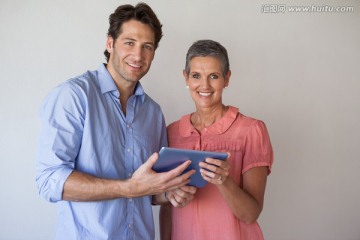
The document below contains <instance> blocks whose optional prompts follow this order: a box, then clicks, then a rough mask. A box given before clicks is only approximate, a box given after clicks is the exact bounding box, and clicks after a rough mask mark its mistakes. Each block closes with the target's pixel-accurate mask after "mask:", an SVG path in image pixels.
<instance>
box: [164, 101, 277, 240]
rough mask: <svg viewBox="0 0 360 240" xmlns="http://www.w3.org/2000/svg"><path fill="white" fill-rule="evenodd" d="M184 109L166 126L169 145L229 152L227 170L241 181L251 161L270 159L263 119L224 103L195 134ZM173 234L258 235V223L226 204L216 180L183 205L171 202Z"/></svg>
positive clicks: (241, 238)
mask: <svg viewBox="0 0 360 240" xmlns="http://www.w3.org/2000/svg"><path fill="white" fill-rule="evenodd" d="M190 116H191V115H190V114H189V115H186V116H184V117H182V118H181V119H180V120H179V121H176V122H174V123H172V124H170V125H169V126H168V138H169V146H170V147H176V148H185V149H193V150H204V151H220V152H230V159H229V164H230V167H231V169H230V175H231V177H232V178H233V179H234V181H235V182H236V183H237V184H238V185H239V186H240V187H241V186H242V174H244V173H245V172H246V171H247V170H249V169H251V168H253V167H260V166H267V167H268V168H269V173H270V170H271V165H272V163H273V151H272V147H271V143H270V138H269V135H268V132H267V129H266V126H265V124H264V123H263V122H262V121H259V120H256V119H253V118H249V117H246V116H244V115H242V114H241V113H239V110H238V109H237V108H235V107H232V106H229V109H228V111H227V112H226V114H225V115H224V116H223V117H222V118H221V119H220V120H219V121H217V122H215V123H214V124H213V125H211V126H210V127H208V128H205V129H203V131H202V132H201V134H200V133H199V132H198V131H197V130H196V129H195V128H194V127H193V125H192V124H191V122H190ZM172 239H173V240H184V239H186V240H191V239H194V240H211V239H214V240H219V239H229V240H233V239H237V240H260V239H261V240H262V239H264V238H263V235H262V232H261V230H260V227H259V225H258V223H254V224H250V225H249V224H245V223H243V222H241V221H240V220H239V219H237V218H236V217H235V216H234V215H233V214H232V212H231V210H230V208H229V207H228V206H227V204H226V202H225V201H224V199H223V197H222V196H221V194H220V192H219V191H218V190H217V188H216V186H215V185H213V184H210V183H208V184H207V185H206V186H205V187H203V188H199V189H198V190H197V192H196V194H195V197H194V199H193V200H192V201H191V202H190V203H189V204H188V205H187V206H186V207H184V208H173V214H172Z"/></svg>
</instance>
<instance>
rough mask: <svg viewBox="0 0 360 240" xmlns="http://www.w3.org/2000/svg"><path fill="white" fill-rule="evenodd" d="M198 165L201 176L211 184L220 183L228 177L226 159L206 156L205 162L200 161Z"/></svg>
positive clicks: (228, 166)
mask: <svg viewBox="0 0 360 240" xmlns="http://www.w3.org/2000/svg"><path fill="white" fill-rule="evenodd" d="M199 166H200V168H201V169H200V173H201V176H202V177H203V178H204V179H205V180H206V181H208V182H210V183H212V184H216V185H221V184H223V183H224V182H226V180H227V179H228V177H229V169H230V165H229V163H228V161H227V160H225V161H223V160H217V159H214V158H207V159H205V162H200V163H199Z"/></svg>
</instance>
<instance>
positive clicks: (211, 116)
mask: <svg viewBox="0 0 360 240" xmlns="http://www.w3.org/2000/svg"><path fill="white" fill-rule="evenodd" d="M227 110H228V107H227V106H224V105H220V106H219V107H217V108H211V109H199V108H197V109H196V112H195V113H193V114H192V115H191V123H192V125H193V126H194V127H195V128H196V129H197V130H198V131H199V132H201V131H202V130H203V129H205V128H207V127H210V126H211V125H213V124H214V123H215V122H217V121H218V120H220V119H221V118H222V117H223V116H224V115H225V113H226V111H227Z"/></svg>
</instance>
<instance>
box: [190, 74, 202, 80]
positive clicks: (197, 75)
mask: <svg viewBox="0 0 360 240" xmlns="http://www.w3.org/2000/svg"><path fill="white" fill-rule="evenodd" d="M192 78H196V79H199V78H200V75H199V74H193V75H192Z"/></svg>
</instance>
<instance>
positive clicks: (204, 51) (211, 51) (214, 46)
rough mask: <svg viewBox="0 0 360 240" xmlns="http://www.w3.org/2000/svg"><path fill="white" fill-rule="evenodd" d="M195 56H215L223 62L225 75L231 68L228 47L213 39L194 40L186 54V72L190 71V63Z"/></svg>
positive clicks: (222, 67) (222, 66)
mask: <svg viewBox="0 0 360 240" xmlns="http://www.w3.org/2000/svg"><path fill="white" fill-rule="evenodd" d="M194 57H215V58H217V59H218V60H219V61H220V63H221V70H222V73H223V75H224V77H225V76H226V74H227V73H228V72H229V70H230V63H229V57H228V54H227V51H226V49H225V48H224V47H223V46H222V45H221V44H220V43H218V42H216V41H213V40H199V41H196V42H194V43H193V44H192V45H191V47H190V48H189V50H188V52H187V54H186V63H185V72H186V74H187V75H189V73H190V66H189V63H190V61H191V59H193V58H194Z"/></svg>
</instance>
